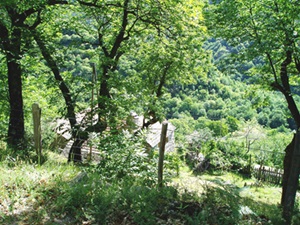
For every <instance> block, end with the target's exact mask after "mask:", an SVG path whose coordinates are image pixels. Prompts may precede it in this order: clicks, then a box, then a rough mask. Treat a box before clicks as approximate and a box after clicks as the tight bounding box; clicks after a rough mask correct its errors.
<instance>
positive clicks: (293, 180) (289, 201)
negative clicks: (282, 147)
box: [281, 131, 300, 225]
mask: <svg viewBox="0 0 300 225" xmlns="http://www.w3.org/2000/svg"><path fill="white" fill-rule="evenodd" d="M292 143H294V145H289V146H290V149H289V150H290V151H291V154H290V155H289V159H288V160H287V162H285V164H286V163H288V162H290V165H289V166H288V167H289V168H287V171H288V173H289V174H288V175H287V176H288V178H287V180H286V181H285V182H286V183H285V190H284V191H283V194H282V201H281V203H282V207H283V218H284V219H285V224H286V225H290V224H291V223H292V216H293V210H294V204H295V198H296V193H297V189H298V185H299V173H300V131H297V133H296V135H295V138H294V139H293V141H292ZM285 166H286V165H285Z"/></svg>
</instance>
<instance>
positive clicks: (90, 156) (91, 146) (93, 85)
mask: <svg viewBox="0 0 300 225" xmlns="http://www.w3.org/2000/svg"><path fill="white" fill-rule="evenodd" d="M96 81H97V70H96V65H95V63H93V73H92V99H91V126H93V116H94V98H95V90H94V89H95V84H96ZM97 99H98V98H97ZM89 142H90V152H89V154H88V161H90V160H92V153H93V145H92V143H91V139H90V138H89Z"/></svg>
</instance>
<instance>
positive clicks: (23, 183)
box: [0, 152, 298, 225]
mask: <svg viewBox="0 0 300 225" xmlns="http://www.w3.org/2000/svg"><path fill="white" fill-rule="evenodd" d="M153 179H154V178H153ZM107 180H109V179H106V178H105V177H103V175H101V174H99V172H97V170H95V167H92V168H89V167H84V166H74V165H72V164H67V163H66V159H64V158H62V157H61V156H60V155H58V154H55V153H52V152H48V157H47V161H46V162H45V163H44V164H43V165H41V166H38V165H36V164H33V163H32V162H28V161H24V160H14V159H12V158H7V159H6V160H2V162H0V183H1V184H2V185H1V186H0V224H23V225H25V224H36V225H39V224H48V225H55V224H56V225H60V224H86V225H87V224H109V225H117V224H127V225H134V224H141V225H148V224H149V225H151V224H214V225H217V224H274V225H277V224H278V225H279V224H282V221H281V220H280V209H279V207H278V204H279V201H280V195H281V188H280V187H277V186H272V185H266V184H261V183H258V182H257V181H256V180H255V179H251V178H245V177H242V176H240V175H239V174H236V173H230V172H226V173H225V172H224V173H205V174H202V175H194V174H193V173H192V172H191V171H190V170H189V169H188V167H182V168H181V170H180V174H179V176H178V177H175V178H173V180H172V181H170V182H169V183H168V184H167V185H166V186H165V187H164V188H163V189H157V188H156V187H150V186H145V185H143V184H142V183H140V182H139V181H138V180H134V178H132V179H130V180H125V181H122V182H121V181H117V180H116V181H113V182H112V181H107ZM241 209H242V210H244V211H246V213H245V212H242V213H241ZM249 212H251V213H249ZM295 218H296V219H297V218H298V217H297V216H296V217H295ZM294 224H297V222H295V223H294Z"/></svg>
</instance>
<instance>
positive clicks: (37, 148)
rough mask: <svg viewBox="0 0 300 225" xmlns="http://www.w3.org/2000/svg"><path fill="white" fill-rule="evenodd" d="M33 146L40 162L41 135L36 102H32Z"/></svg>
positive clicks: (39, 113) (39, 162) (39, 114)
mask: <svg viewBox="0 0 300 225" xmlns="http://www.w3.org/2000/svg"><path fill="white" fill-rule="evenodd" d="M32 117H33V135H34V147H35V151H36V154H37V157H38V164H39V165H40V164H41V156H42V135H41V109H40V107H39V105H38V104H37V103H34V104H32Z"/></svg>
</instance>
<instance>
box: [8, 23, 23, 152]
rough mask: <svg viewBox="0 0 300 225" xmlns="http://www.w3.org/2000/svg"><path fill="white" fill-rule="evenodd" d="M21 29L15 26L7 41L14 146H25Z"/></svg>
mask: <svg viewBox="0 0 300 225" xmlns="http://www.w3.org/2000/svg"><path fill="white" fill-rule="evenodd" d="M21 36H22V33H21V30H20V29H18V28H15V29H14V30H13V32H12V37H11V39H10V40H9V43H6V44H7V45H6V46H5V48H6V62H7V70H8V91H9V105H10V115H9V127H8V140H7V141H8V144H9V145H11V146H12V147H14V148H15V147H17V148H22V147H24V146H23V144H24V135H25V128H24V112H23V96H22V70H21V65H20V62H19V60H20V53H21Z"/></svg>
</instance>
